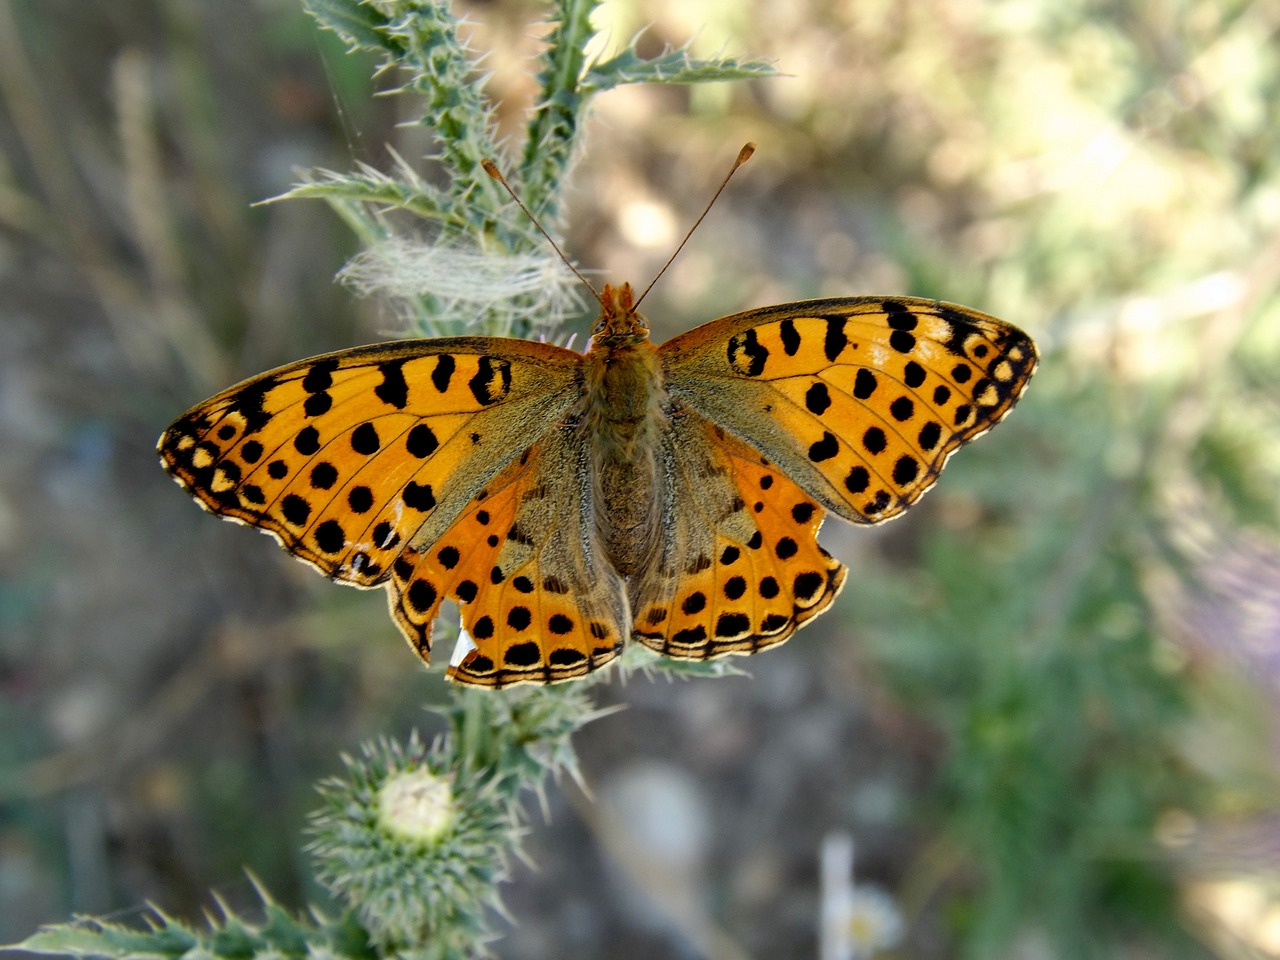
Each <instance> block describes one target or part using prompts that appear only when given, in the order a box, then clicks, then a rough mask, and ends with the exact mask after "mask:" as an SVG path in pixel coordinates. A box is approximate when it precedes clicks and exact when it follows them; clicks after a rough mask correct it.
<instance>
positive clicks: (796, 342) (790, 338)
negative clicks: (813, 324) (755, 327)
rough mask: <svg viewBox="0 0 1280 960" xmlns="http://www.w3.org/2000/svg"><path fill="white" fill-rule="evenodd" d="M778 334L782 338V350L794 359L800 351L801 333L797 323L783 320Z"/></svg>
mask: <svg viewBox="0 0 1280 960" xmlns="http://www.w3.org/2000/svg"><path fill="white" fill-rule="evenodd" d="M778 334H779V336H780V337H781V338H782V350H783V352H784V353H786V355H787V356H788V357H794V356H795V355H796V352H797V351H798V350H799V349H800V331H799V330H797V329H796V325H795V321H793V320H783V321H782V324H781V325H780V327H779V328H778Z"/></svg>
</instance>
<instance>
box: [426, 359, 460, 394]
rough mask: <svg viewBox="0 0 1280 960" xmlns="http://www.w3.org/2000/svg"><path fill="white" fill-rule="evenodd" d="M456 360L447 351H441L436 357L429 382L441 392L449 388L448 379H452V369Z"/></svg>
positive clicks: (455, 365) (455, 364) (455, 366)
mask: <svg viewBox="0 0 1280 960" xmlns="http://www.w3.org/2000/svg"><path fill="white" fill-rule="evenodd" d="M457 366H458V364H457V361H455V360H454V359H453V356H452V355H451V354H448V353H442V354H441V355H440V356H439V357H437V358H436V367H435V369H434V370H432V371H431V383H432V385H433V386H434V387H435V388H436V389H437V390H438V391H440V392H441V393H446V392H448V390H449V381H450V380H452V379H453V371H454V370H455V369H456V368H457Z"/></svg>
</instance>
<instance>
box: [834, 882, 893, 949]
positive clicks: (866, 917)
mask: <svg viewBox="0 0 1280 960" xmlns="http://www.w3.org/2000/svg"><path fill="white" fill-rule="evenodd" d="M842 926H843V928H844V930H843V935H844V937H845V938H847V942H848V944H849V947H850V953H851V955H852V956H853V957H857V958H861V957H872V956H875V954H877V953H879V952H880V951H881V950H887V949H889V948H890V947H894V946H897V945H898V943H899V942H900V941H901V940H902V914H900V913H899V912H898V905H897V904H896V903H894V902H893V898H892V897H891V896H889V894H888V893H886V892H885V891H884V890H881V889H880V888H879V887H875V886H872V885H870V884H865V883H860V884H856V885H855V886H854V887H853V889H851V890H850V891H849V896H848V899H847V901H846V903H845V909H844V918H843V922H842Z"/></svg>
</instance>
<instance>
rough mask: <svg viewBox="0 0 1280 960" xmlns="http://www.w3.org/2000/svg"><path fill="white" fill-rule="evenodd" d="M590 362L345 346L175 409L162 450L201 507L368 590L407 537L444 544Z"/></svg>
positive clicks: (564, 403) (470, 342) (437, 345)
mask: <svg viewBox="0 0 1280 960" xmlns="http://www.w3.org/2000/svg"><path fill="white" fill-rule="evenodd" d="M581 363H582V357H581V356H580V355H579V354H577V353H574V352H572V351H570V350H565V349H562V348H560V347H555V346H551V345H549V344H539V343H531V342H528V341H523V340H509V339H498V338H487V337H457V338H446V339H438V340H407V341H402V342H393V343H385V344H375V345H373V346H369V347H360V348H356V349H353V350H344V351H340V352H338V353H332V354H328V355H325V356H321V357H313V358H311V359H309V360H303V361H301V362H299V363H294V364H290V365H288V366H285V367H281V368H279V369H277V370H272V371H270V372H268V373H265V374H262V375H260V376H257V377H253V378H251V379H249V380H246V381H244V382H243V383H241V384H238V385H237V386H234V387H231V388H230V389H228V390H225V391H223V392H222V393H220V394H218V395H217V396H216V397H213V398H212V399H210V400H207V401H205V402H204V403H202V404H200V405H198V406H196V407H194V408H193V409H191V410H190V411H188V412H187V413H186V414H184V415H183V416H182V417H179V418H178V419H177V420H176V421H175V422H174V423H173V425H172V426H170V427H169V429H168V430H166V431H165V432H164V434H163V435H162V436H161V438H160V442H159V447H158V449H159V453H160V458H161V462H162V464H163V465H164V467H165V469H166V470H168V472H169V473H170V474H172V475H173V477H174V478H175V479H177V481H178V482H179V483H180V484H181V485H182V486H183V487H185V488H186V489H187V490H188V491H189V492H190V493H191V494H192V495H193V496H194V497H195V498H196V500H197V501H198V502H199V503H200V504H201V505H202V506H203V507H205V509H207V510H209V511H210V512H212V513H215V514H218V515H220V516H223V517H226V518H228V519H231V520H236V521H239V522H242V523H246V524H249V525H251V526H255V527H257V528H259V529H261V530H263V531H265V532H267V533H270V534H271V535H273V536H274V537H275V538H276V539H277V540H278V541H279V542H280V544H281V545H282V546H283V547H284V548H285V549H286V550H288V551H289V552H290V553H292V554H293V555H294V556H296V557H298V558H299V559H302V560H305V561H306V562H307V563H310V564H311V565H312V566H314V567H316V568H317V569H319V570H320V571H321V572H322V573H324V574H325V575H326V576H328V577H330V578H332V579H334V580H336V581H339V582H342V583H348V584H352V585H355V586H360V587H372V586H376V585H379V584H382V583H384V582H386V581H387V579H388V578H389V577H390V576H391V567H392V563H393V562H394V561H395V559H396V558H397V557H398V556H399V554H400V552H401V551H402V550H403V549H404V547H405V545H406V544H407V543H409V542H410V540H412V539H414V538H417V539H418V540H419V541H424V542H431V541H433V540H434V539H436V538H437V537H438V536H439V534H440V533H442V532H443V531H444V530H446V529H448V528H449V527H450V526H451V525H452V524H453V523H454V522H455V520H456V519H457V517H458V515H459V514H460V513H461V512H462V511H463V509H464V508H465V507H466V506H467V505H468V504H469V503H470V501H471V500H472V499H473V498H474V497H475V495H476V493H477V492H478V491H479V490H481V489H482V488H483V486H484V485H485V484H486V483H487V482H488V481H489V480H490V479H492V478H493V476H494V475H495V474H497V473H498V472H499V471H500V470H502V469H503V468H504V467H505V466H506V465H507V464H508V463H509V462H510V461H511V460H513V459H514V458H516V457H518V456H519V454H520V453H521V451H522V450H524V449H525V448H526V447H528V445H529V443H530V442H531V441H532V440H533V439H535V438H536V437H537V436H538V435H540V434H541V433H545V432H546V431H548V430H550V429H551V428H552V427H553V426H554V425H555V424H556V423H559V422H560V421H561V420H562V419H563V417H564V416H565V414H566V412H567V411H568V410H569V409H570V408H571V407H572V406H573V404H574V403H575V402H577V399H578V397H579V396H580V393H581V390H580V387H578V386H577V384H579V382H580V379H581V377H580V366H581ZM410 639H411V640H412V639H413V638H412V637H411V638H410ZM422 652H423V653H424V655H425V650H423V651H422Z"/></svg>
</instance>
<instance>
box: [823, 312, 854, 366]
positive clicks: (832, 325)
mask: <svg viewBox="0 0 1280 960" xmlns="http://www.w3.org/2000/svg"><path fill="white" fill-rule="evenodd" d="M826 320H827V332H826V335H825V336H824V337H823V339H822V352H823V353H824V354H825V355H826V358H827V359H828V360H831V361H834V360H835V359H836V357H838V356H840V352H841V351H842V350H844V348H845V347H847V346H848V345H849V338H848V337H847V336H846V335H845V332H844V325H845V318H844V317H827V318H826Z"/></svg>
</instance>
